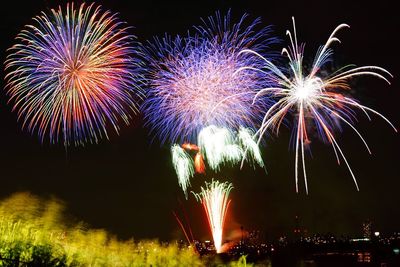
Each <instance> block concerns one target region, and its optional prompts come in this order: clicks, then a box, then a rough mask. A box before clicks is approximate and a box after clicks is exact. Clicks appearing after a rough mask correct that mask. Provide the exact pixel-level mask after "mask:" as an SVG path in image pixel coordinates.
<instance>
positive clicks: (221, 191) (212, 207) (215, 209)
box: [194, 180, 233, 253]
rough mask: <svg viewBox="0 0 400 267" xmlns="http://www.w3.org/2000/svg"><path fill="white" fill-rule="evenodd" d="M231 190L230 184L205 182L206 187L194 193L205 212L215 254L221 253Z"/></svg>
mask: <svg viewBox="0 0 400 267" xmlns="http://www.w3.org/2000/svg"><path fill="white" fill-rule="evenodd" d="M232 189H233V186H232V184H231V183H227V182H225V183H221V182H218V181H214V180H213V181H212V182H211V183H207V182H206V187H205V188H203V187H202V188H201V192H200V193H199V194H196V193H194V195H195V197H196V198H197V200H198V201H200V202H201V204H202V205H203V208H204V211H205V212H206V215H207V219H208V223H209V226H210V230H211V234H212V237H213V240H214V246H215V249H216V251H217V253H221V252H222V251H221V248H222V235H223V232H224V224H225V218H226V213H227V211H228V208H229V203H230V200H229V193H230V191H231V190H232Z"/></svg>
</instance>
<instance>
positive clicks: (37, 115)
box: [5, 4, 142, 146]
mask: <svg viewBox="0 0 400 267" xmlns="http://www.w3.org/2000/svg"><path fill="white" fill-rule="evenodd" d="M33 20H34V24H33V25H28V26H26V29H24V30H23V31H21V32H20V33H19V35H18V36H17V38H16V40H17V41H18V43H17V44H16V45H14V46H13V47H11V48H10V49H9V51H10V54H9V56H8V57H7V60H6V62H5V68H6V70H7V71H8V74H7V75H6V80H7V86H6V90H7V93H8V94H9V95H10V101H13V102H14V103H15V104H14V107H13V110H17V112H18V118H19V119H21V120H22V121H23V127H24V128H25V127H26V128H27V129H28V130H29V131H30V132H35V131H37V132H38V135H39V137H40V139H41V141H42V142H43V141H44V139H45V138H46V136H49V139H50V142H51V143H57V142H58V141H59V139H62V141H63V142H64V145H65V146H67V145H70V144H71V143H73V144H75V145H84V144H85V143H87V142H91V143H97V142H98V141H99V139H101V138H103V137H106V138H108V130H107V128H112V129H113V130H115V131H116V132H117V133H118V131H119V125H118V124H119V122H120V121H122V122H124V123H125V124H129V120H130V117H131V115H130V114H131V113H136V112H137V104H136V101H137V100H139V99H140V98H141V97H142V96H141V95H142V93H141V90H140V88H139V84H140V81H141V80H142V79H140V77H141V75H140V62H139V61H138V60H137V59H136V58H137V57H136V54H137V52H136V48H135V45H134V43H135V42H134V39H135V37H134V36H132V35H128V34H127V33H126V32H127V29H128V28H127V27H125V26H124V23H122V22H120V21H118V19H117V17H116V15H115V14H112V13H110V12H108V11H106V12H102V10H101V9H100V7H95V6H94V4H91V5H89V6H86V5H85V4H82V5H81V6H80V7H79V8H75V7H74V5H73V4H67V8H66V9H65V10H62V9H61V7H59V9H58V10H54V9H52V10H51V13H50V14H46V13H44V12H42V14H41V15H40V16H37V17H35V18H34V19H33ZM61 136H62V137H61ZM60 137H61V138H60Z"/></svg>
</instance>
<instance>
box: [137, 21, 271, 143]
mask: <svg viewBox="0 0 400 267" xmlns="http://www.w3.org/2000/svg"><path fill="white" fill-rule="evenodd" d="M244 19H245V16H243V18H242V19H241V20H240V21H239V22H238V23H237V24H233V25H232V26H231V25H230V18H229V13H228V15H227V16H226V17H223V18H222V17H221V16H220V15H219V14H218V13H217V15H216V17H210V18H209V20H208V21H204V26H202V27H195V31H196V35H195V36H187V37H185V38H181V37H179V36H178V37H176V38H174V39H173V38H170V37H168V36H166V37H165V38H163V39H162V40H160V39H155V41H154V42H153V43H148V45H147V46H146V47H144V54H145V56H146V58H147V59H148V63H149V66H150V71H149V73H148V82H149V88H148V97H147V99H146V101H145V103H144V105H143V111H144V114H145V119H146V121H147V124H148V125H149V126H150V127H151V129H152V131H153V133H155V135H156V136H158V137H159V138H160V139H161V141H162V142H166V141H169V142H172V143H183V142H191V143H193V142H195V141H196V139H197V136H198V134H199V132H200V131H201V130H202V129H203V128H205V127H207V126H210V125H215V126H218V127H225V128H228V129H238V128H239V126H245V127H253V124H254V122H255V121H257V118H258V119H259V120H258V121H261V118H262V117H261V116H260V114H258V113H257V111H258V107H257V105H254V106H252V105H251V102H252V99H253V97H254V95H255V92H254V88H258V87H259V86H262V84H264V81H265V79H264V78H263V77H262V76H261V75H259V73H256V72H254V71H247V70H243V71H241V72H240V74H238V75H234V74H235V73H236V72H237V70H238V69H240V68H241V67H244V66H253V67H259V66H260V64H259V63H260V62H261V61H260V60H259V58H257V57H255V56H254V55H251V54H239V52H240V51H241V50H243V49H252V50H254V51H259V50H261V49H264V48H266V47H267V46H268V45H269V44H271V43H272V42H273V41H274V40H272V39H266V38H265V36H267V35H266V34H268V31H269V30H268V29H267V28H265V29H262V30H260V31H256V30H255V28H256V26H257V25H258V23H259V20H255V21H254V22H252V23H251V24H250V25H249V26H248V27H246V26H245V25H244ZM230 96H231V97H230ZM223 99H226V101H223V102H221V100H223ZM211 111H212V112H211Z"/></svg>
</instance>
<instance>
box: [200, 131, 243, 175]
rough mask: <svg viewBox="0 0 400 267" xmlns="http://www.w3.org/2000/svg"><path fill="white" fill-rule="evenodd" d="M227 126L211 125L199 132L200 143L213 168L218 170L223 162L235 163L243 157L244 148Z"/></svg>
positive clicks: (202, 151) (204, 155)
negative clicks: (237, 142)
mask: <svg viewBox="0 0 400 267" xmlns="http://www.w3.org/2000/svg"><path fill="white" fill-rule="evenodd" d="M234 141H235V140H234V136H233V134H232V132H231V131H229V130H228V129H226V128H219V127H217V126H214V125H211V126H208V127H206V128H204V129H203V130H201V132H200V133H199V136H198V141H197V142H198V145H199V147H200V151H201V153H202V155H203V157H204V158H205V159H206V160H207V163H208V165H209V166H210V168H211V169H213V170H216V171H218V170H219V168H220V165H221V164H222V163H231V164H234V163H236V162H239V161H240V160H241V159H242V149H241V148H240V146H239V145H237V144H235V142H234Z"/></svg>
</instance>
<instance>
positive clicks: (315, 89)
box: [294, 78, 323, 101]
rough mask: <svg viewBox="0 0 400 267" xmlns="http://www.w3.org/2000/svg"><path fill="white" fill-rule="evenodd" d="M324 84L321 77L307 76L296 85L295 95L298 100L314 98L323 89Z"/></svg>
mask: <svg viewBox="0 0 400 267" xmlns="http://www.w3.org/2000/svg"><path fill="white" fill-rule="evenodd" d="M322 87H323V84H322V82H321V80H320V79H319V78H312V79H310V78H307V79H305V80H302V81H300V82H298V83H297V84H296V86H295V87H294V97H295V98H296V99H297V101H309V100H312V98H313V97H315V96H316V95H317V94H318V93H319V92H320V91H321V90H322Z"/></svg>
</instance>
